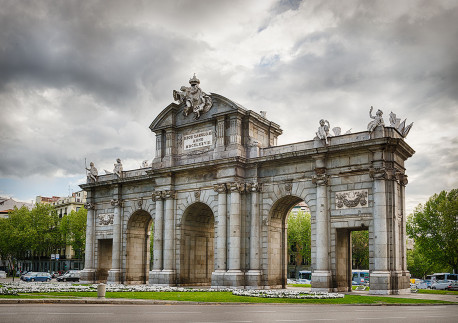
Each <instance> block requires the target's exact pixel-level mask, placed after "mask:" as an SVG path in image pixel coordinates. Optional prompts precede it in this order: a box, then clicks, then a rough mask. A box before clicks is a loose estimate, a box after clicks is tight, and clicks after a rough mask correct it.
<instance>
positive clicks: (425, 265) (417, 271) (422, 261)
mask: <svg viewBox="0 0 458 323" xmlns="http://www.w3.org/2000/svg"><path fill="white" fill-rule="evenodd" d="M407 270H408V271H410V274H411V276H412V277H417V278H424V277H426V275H428V274H431V273H434V272H436V273H438V272H443V271H444V268H442V267H441V266H438V265H436V264H435V263H433V262H432V261H431V259H429V258H428V257H425V255H424V254H423V253H422V252H421V251H420V250H419V248H418V247H417V246H415V245H414V247H413V249H411V250H407Z"/></svg>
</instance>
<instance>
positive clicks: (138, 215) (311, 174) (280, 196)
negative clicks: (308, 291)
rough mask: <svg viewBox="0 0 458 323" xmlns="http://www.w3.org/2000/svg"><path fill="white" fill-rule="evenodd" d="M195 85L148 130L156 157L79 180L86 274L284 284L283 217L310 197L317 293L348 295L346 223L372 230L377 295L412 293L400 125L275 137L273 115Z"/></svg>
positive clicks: (164, 281)
mask: <svg viewBox="0 0 458 323" xmlns="http://www.w3.org/2000/svg"><path fill="white" fill-rule="evenodd" d="M190 84H191V87H189V88H186V87H182V89H181V91H174V98H175V100H177V101H178V102H179V103H178V104H176V103H172V104H170V105H169V106H167V107H166V108H165V109H164V110H163V111H162V112H161V113H160V114H159V115H158V116H157V118H156V119H155V120H154V121H153V122H152V124H151V126H150V129H151V131H152V132H154V133H155V135H156V148H155V157H154V159H153V162H152V164H151V165H147V164H145V165H144V166H145V167H144V168H141V169H136V170H129V171H123V170H122V166H121V165H120V164H121V161H120V160H118V161H117V163H118V166H115V169H114V171H113V174H107V175H102V176H97V178H96V179H95V180H94V179H91V178H90V179H88V183H87V184H84V185H81V187H82V188H83V189H84V190H85V191H86V192H87V204H86V207H87V208H88V218H87V221H88V222H87V236H86V259H85V269H84V271H83V274H82V277H83V280H84V281H87V282H95V281H107V282H108V283H119V282H122V283H150V284H161V285H168V286H171V285H173V286H174V285H180V286H184V285H211V286H213V287H222V286H228V287H244V288H281V287H284V286H285V285H286V277H287V265H288V259H287V252H286V251H287V234H286V233H287V221H286V217H287V214H288V213H289V211H290V210H291V209H292V208H293V207H294V206H295V205H297V204H298V203H300V202H304V203H306V205H307V206H308V207H309V209H310V213H311V218H312V220H311V221H312V223H311V225H312V264H311V268H312V272H313V274H312V290H315V291H351V278H352V276H351V238H350V237H351V232H352V231H355V230H369V240H370V241H369V244H370V245H369V256H370V272H371V275H370V287H371V292H372V293H375V294H399V293H403V292H408V291H410V289H409V287H410V285H409V278H410V275H409V272H408V271H407V264H406V246H405V225H406V214H405V206H404V199H405V190H404V188H405V185H406V184H407V176H406V175H405V168H404V161H405V160H406V159H407V158H409V157H411V156H412V155H413V153H414V151H413V149H412V148H411V147H410V146H409V145H407V143H406V142H405V140H404V137H405V136H404V135H403V133H402V132H400V131H399V130H398V129H396V128H395V127H384V126H383V125H380V124H374V123H373V122H372V123H371V127H370V129H369V131H362V132H358V133H354V134H345V135H336V136H331V135H329V133H328V130H327V129H326V128H325V124H324V122H323V125H321V126H320V128H319V129H318V132H317V137H316V138H314V139H313V140H310V141H304V142H299V143H294V144H288V145H282V146H277V137H278V136H279V135H281V133H282V130H281V129H280V127H279V125H277V124H276V123H274V122H272V121H269V120H268V119H266V118H265V115H263V114H257V113H255V112H253V111H251V110H247V109H245V108H243V107H242V106H240V105H239V104H237V103H235V102H233V101H231V100H229V99H227V98H225V97H223V96H220V95H217V94H211V95H206V94H205V93H203V92H202V91H201V90H200V88H199V87H198V84H199V83H198V80H197V79H196V78H195V77H194V78H193V79H191V80H190ZM376 121H377V122H378V121H379V119H378V120H376ZM328 125H329V124H328ZM153 223H154V231H153V233H154V234H153V236H154V241H153V259H150V232H151V226H152V224H153ZM150 263H152V265H151V266H150Z"/></svg>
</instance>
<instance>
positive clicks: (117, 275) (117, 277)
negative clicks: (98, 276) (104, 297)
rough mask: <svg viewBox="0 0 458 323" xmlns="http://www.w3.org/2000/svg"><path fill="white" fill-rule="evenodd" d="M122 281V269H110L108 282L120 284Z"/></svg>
mask: <svg viewBox="0 0 458 323" xmlns="http://www.w3.org/2000/svg"><path fill="white" fill-rule="evenodd" d="M120 283H121V270H119V269H110V270H109V271H108V278H107V284H120Z"/></svg>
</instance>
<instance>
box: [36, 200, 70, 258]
mask: <svg viewBox="0 0 458 323" xmlns="http://www.w3.org/2000/svg"><path fill="white" fill-rule="evenodd" d="M59 222H60V219H59V216H58V215H57V212H56V210H55V209H54V207H53V206H52V205H49V204H36V205H35V207H34V208H33V209H32V210H31V211H30V229H29V230H30V231H29V232H30V236H29V237H30V239H31V250H32V251H34V252H35V253H36V254H37V255H38V259H40V258H41V256H42V255H46V256H48V255H50V254H51V253H52V252H54V250H56V249H57V248H59V247H60V246H61V245H62V244H63V241H62V235H61V233H60V231H59Z"/></svg>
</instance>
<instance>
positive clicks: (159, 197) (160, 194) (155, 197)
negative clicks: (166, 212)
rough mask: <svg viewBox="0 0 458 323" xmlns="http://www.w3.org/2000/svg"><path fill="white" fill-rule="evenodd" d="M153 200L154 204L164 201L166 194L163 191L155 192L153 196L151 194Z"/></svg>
mask: <svg viewBox="0 0 458 323" xmlns="http://www.w3.org/2000/svg"><path fill="white" fill-rule="evenodd" d="M151 198H152V200H153V202H156V201H158V200H162V199H163V198H164V192H163V191H154V192H153V194H151Z"/></svg>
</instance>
